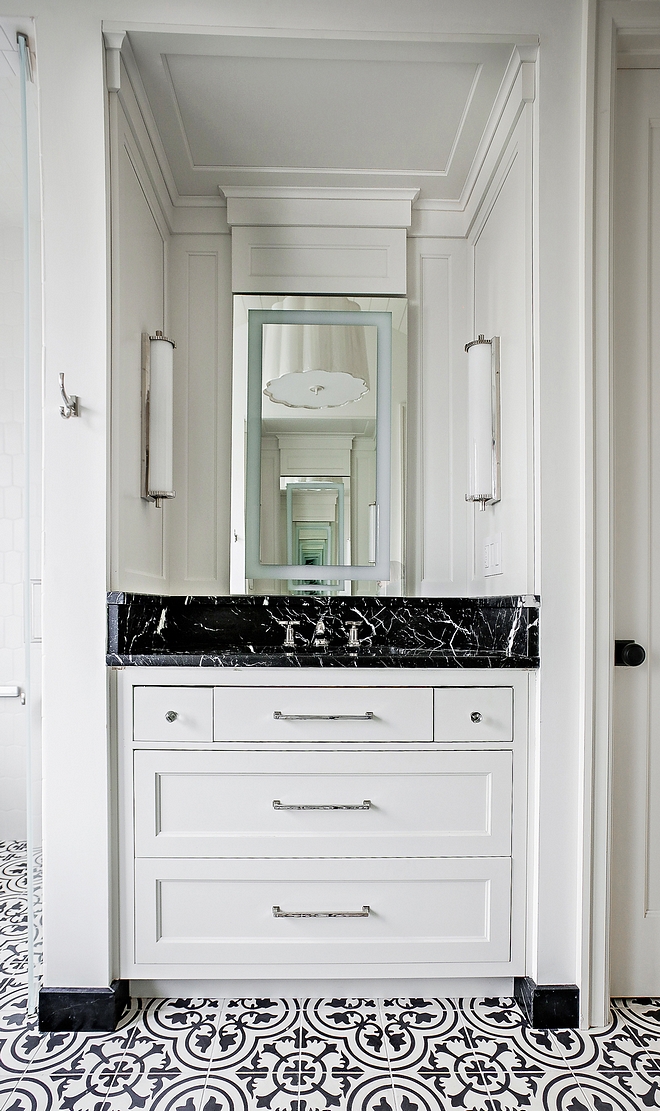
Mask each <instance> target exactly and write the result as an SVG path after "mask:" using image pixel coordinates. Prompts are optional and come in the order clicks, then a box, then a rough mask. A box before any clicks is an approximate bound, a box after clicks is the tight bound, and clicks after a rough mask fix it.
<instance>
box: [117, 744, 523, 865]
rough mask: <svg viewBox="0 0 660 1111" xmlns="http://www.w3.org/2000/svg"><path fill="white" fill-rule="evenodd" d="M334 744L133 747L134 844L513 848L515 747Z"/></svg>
mask: <svg viewBox="0 0 660 1111" xmlns="http://www.w3.org/2000/svg"><path fill="white" fill-rule="evenodd" d="M261 755H262V754H261V753H258V754H257V756H259V757H260V756H261ZM263 755H264V756H265V757H266V759H268V754H263ZM333 755H334V756H335V759H334V765H335V766H334V768H332V769H331V770H329V769H328V767H327V765H328V763H329V760H328V756H327V755H326V756H324V754H322V753H321V754H317V753H301V752H284V753H277V759H276V760H275V759H273V756H272V755H271V756H270V759H268V764H270V765H271V767H260V766H259V765H260V764H262V763H263V762H264V761H263V760H256V761H255V759H254V756H253V754H249V755H248V757H247V759H246V755H243V754H235V753H226V752H199V751H198V752H154V751H149V752H144V751H143V752H136V753H135V797H136V855H137V856H168V857H173V856H182V857H185V856H218V857H220V856H224V857H255V856H257V857H258V856H273V857H281V856H299V857H303V856H340V857H349V856H350V857H355V856H374V857H378V856H399V857H401V856H410V857H413V856H504V855H507V854H508V853H509V852H510V851H511V788H512V754H511V753H510V752H433V753H417V752H416V753H412V754H405V753H393V754H388V753H378V754H377V756H378V758H377V759H376V754H374V753H355V752H352V753H341V754H333ZM411 757H414V761H413V762H412V765H411ZM273 764H275V765H276V768H273V767H272V765H273Z"/></svg>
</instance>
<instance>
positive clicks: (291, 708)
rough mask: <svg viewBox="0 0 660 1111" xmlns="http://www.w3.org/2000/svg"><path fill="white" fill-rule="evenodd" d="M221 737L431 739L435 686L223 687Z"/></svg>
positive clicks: (219, 691) (218, 714) (218, 712)
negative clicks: (433, 688)
mask: <svg viewBox="0 0 660 1111" xmlns="http://www.w3.org/2000/svg"><path fill="white" fill-rule="evenodd" d="M215 707H216V708H215V739H216V740H217V741H303V742H305V741H357V742H360V741H430V740H432V739H433V692H432V689H431V688H430V687H256V688H255V687H252V688H248V689H246V688H241V687H217V688H216V692H215Z"/></svg>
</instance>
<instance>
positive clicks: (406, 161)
mask: <svg viewBox="0 0 660 1111" xmlns="http://www.w3.org/2000/svg"><path fill="white" fill-rule="evenodd" d="M128 38H129V41H130V46H129V48H128V51H126V47H125V48H124V50H125V53H129V55H130V53H132V56H133V59H134V63H135V66H132V67H131V68H132V70H133V72H135V68H137V73H138V75H139V76H138V79H137V81H134V84H135V85H136V94H137V95H138V100H139V101H141V102H142V107H143V112H145V118H146V117H147V116H150V117H151V118H150V119H149V120H147V124H148V126H149V125H150V129H151V130H153V128H155V129H156V131H157V134H158V139H159V142H158V143H157V144H156V146H157V147H161V157H165V159H166V161H167V164H168V168H169V174H168V175H167V176H168V177H169V179H170V181H172V182H173V184H174V186H175V188H176V190H177V192H178V194H179V196H180V197H186V196H188V197H197V198H203V197H209V198H211V197H213V198H216V199H217V197H218V188H219V187H220V186H230V185H233V186H257V187H258V186H266V187H268V186H273V185H276V186H280V187H299V188H300V187H302V188H309V187H312V188H314V187H324V188H333V187H338V188H344V189H346V188H348V189H351V188H353V189H354V188H371V189H373V188H380V189H390V188H410V189H419V190H420V198H421V199H422V200H427V201H433V200H434V199H435V200H438V201H445V202H446V201H454V202H458V201H459V199H460V198H461V195H462V192H463V188H464V186H465V184H466V181H467V179H468V175H469V173H470V169H471V167H472V165H473V162H474V161H475V158H476V157H477V156H478V152H479V149H480V144H481V143H482V137H483V136H484V134H485V133H486V132H487V130H488V124H489V119H490V117H491V113H492V112H493V108H494V105H495V103H496V100H497V96H498V92H499V90H500V86H501V85H502V81H503V78H504V75H505V73H506V70H507V66H508V63H509V60H510V58H511V53H512V49H513V47H512V44H510V43H492V42H491V43H455V42H452V43H447V42H427V41H421V40H416V41H405V42H389V41H382V40H359V41H356V40H353V39H328V38H323V39H308V38H282V37H270V38H265V37H264V38H258V37H248V36H241V35H223V36H219V35H192V34H191V35H186V34H163V33H155V32H130V33H129V35H128ZM140 86H142V87H140Z"/></svg>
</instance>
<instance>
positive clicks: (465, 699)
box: [433, 687, 513, 741]
mask: <svg viewBox="0 0 660 1111" xmlns="http://www.w3.org/2000/svg"><path fill="white" fill-rule="evenodd" d="M433 739H434V740H436V741H512V740H513V690H512V689H511V688H508V687H502V688H500V689H497V688H493V687H464V688H463V689H462V690H452V689H451V688H436V689H435V690H434V692H433Z"/></svg>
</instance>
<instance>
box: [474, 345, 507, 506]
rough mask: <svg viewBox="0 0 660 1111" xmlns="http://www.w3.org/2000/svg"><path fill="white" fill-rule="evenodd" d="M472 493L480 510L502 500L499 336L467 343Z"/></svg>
mask: <svg viewBox="0 0 660 1111" xmlns="http://www.w3.org/2000/svg"><path fill="white" fill-rule="evenodd" d="M465 350H466V352H467V355H468V445H469V461H468V467H469V493H467V494H466V495H465V500H466V501H471V502H478V504H479V506H480V508H481V509H485V508H486V506H487V505H494V504H495V503H496V502H498V501H500V500H501V496H502V494H501V475H500V470H501V423H502V422H501V401H500V337H499V336H493V338H492V339H485V337H484V336H483V335H480V336H479V338H478V339H475V340H472V341H471V342H470V343H466V345H465Z"/></svg>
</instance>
